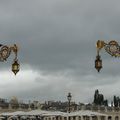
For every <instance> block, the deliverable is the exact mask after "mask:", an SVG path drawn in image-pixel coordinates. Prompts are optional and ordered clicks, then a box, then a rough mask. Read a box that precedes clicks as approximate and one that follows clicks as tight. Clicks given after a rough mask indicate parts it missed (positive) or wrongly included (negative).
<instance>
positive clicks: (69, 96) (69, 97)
mask: <svg viewBox="0 0 120 120" xmlns="http://www.w3.org/2000/svg"><path fill="white" fill-rule="evenodd" d="M71 98H72V95H71V93H68V96H67V99H68V112H69V113H70V101H71Z"/></svg>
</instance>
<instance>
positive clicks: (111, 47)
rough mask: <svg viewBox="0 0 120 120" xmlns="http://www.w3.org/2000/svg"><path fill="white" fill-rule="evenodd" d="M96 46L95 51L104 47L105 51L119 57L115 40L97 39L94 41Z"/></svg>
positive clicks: (119, 53) (118, 47)
mask: <svg viewBox="0 0 120 120" xmlns="http://www.w3.org/2000/svg"><path fill="white" fill-rule="evenodd" d="M96 48H97V51H100V50H101V49H102V48H104V49H105V51H106V52H107V53H109V54H110V55H111V56H114V57H120V46H119V44H118V43H117V42H116V41H115V40H111V41H110V42H109V43H105V42H104V41H102V40H98V41H97V43H96Z"/></svg>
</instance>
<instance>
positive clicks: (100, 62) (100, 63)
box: [95, 55, 102, 72]
mask: <svg viewBox="0 0 120 120" xmlns="http://www.w3.org/2000/svg"><path fill="white" fill-rule="evenodd" d="M95 68H96V69H97V71H98V72H100V70H101V68H102V60H101V59H100V56H99V55H97V56H96V60H95Z"/></svg>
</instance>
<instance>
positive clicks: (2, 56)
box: [0, 44, 18, 62]
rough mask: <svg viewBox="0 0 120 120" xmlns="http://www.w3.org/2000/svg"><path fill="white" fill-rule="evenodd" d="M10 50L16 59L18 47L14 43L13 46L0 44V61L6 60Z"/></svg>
mask: <svg viewBox="0 0 120 120" xmlns="http://www.w3.org/2000/svg"><path fill="white" fill-rule="evenodd" d="M12 51H13V52H14V54H15V58H14V60H17V52H18V47H17V45H16V44H14V45H13V46H10V47H9V46H6V45H2V44H0V61H1V62H4V61H6V60H7V58H8V57H9V56H10V54H11V52H12Z"/></svg>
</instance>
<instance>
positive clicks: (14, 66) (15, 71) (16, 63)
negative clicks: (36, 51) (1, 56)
mask: <svg viewBox="0 0 120 120" xmlns="http://www.w3.org/2000/svg"><path fill="white" fill-rule="evenodd" d="M19 70H20V65H19V64H18V60H15V61H14V63H13V64H12V71H13V73H14V74H15V75H16V74H17V73H18V72H19Z"/></svg>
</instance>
